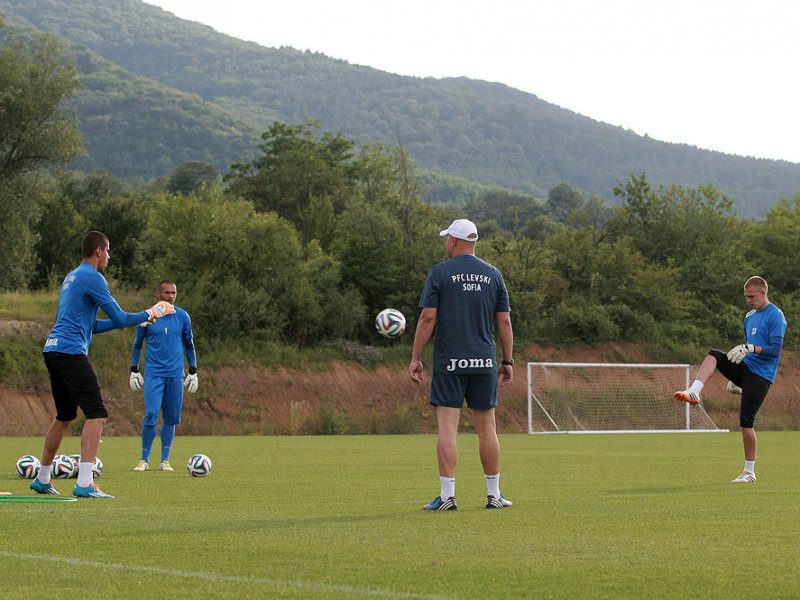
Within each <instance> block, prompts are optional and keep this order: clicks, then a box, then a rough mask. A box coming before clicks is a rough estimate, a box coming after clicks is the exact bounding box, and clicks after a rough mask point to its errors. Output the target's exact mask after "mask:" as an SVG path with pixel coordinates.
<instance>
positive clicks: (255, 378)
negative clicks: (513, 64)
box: [0, 344, 800, 436]
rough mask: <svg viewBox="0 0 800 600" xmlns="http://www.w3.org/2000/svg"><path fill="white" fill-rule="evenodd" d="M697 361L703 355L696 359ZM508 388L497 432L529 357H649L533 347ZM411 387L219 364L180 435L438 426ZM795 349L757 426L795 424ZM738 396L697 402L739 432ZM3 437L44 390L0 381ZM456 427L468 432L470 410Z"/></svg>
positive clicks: (389, 371) (522, 382) (798, 380)
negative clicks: (16, 387) (7, 385)
mask: <svg viewBox="0 0 800 600" xmlns="http://www.w3.org/2000/svg"><path fill="white" fill-rule="evenodd" d="M699 358H700V357H699ZM517 360H518V363H517V365H518V366H517V368H516V369H515V377H514V381H513V383H512V384H511V386H509V387H507V388H503V389H501V392H500V408H499V409H498V411H497V421H498V430H499V431H500V432H502V433H524V432H525V431H527V381H526V368H525V363H526V362H527V361H528V360H539V361H543V360H546V361H564V362H650V361H649V360H648V358H647V356H646V354H645V350H644V348H643V347H641V346H638V345H635V344H606V345H602V346H597V347H591V346H585V345H575V346H570V347H568V348H566V347H559V348H555V347H543V346H531V347H530V348H528V349H526V351H524V352H522V353H520V354H519V356H518V357H517ZM426 376H427V377H428V382H427V384H426V385H423V386H420V387H417V386H415V385H414V384H413V383H411V381H410V380H409V378H408V374H407V373H406V365H405V364H398V365H392V366H388V367H378V368H375V369H370V368H365V367H362V366H359V365H357V364H351V363H346V364H345V363H335V364H332V365H331V366H330V367H329V368H328V369H326V370H322V371H316V370H315V371H298V370H293V369H283V368H281V369H259V368H254V367H243V368H230V367H229V368H224V369H220V370H218V371H215V372H208V371H205V372H204V371H201V373H200V377H201V380H200V389H199V391H198V392H197V393H196V394H193V395H192V394H187V395H186V398H185V400H184V411H183V424H182V425H181V433H183V434H185V435H188V434H194V435H215V434H227V435H241V434H267V435H270V434H309V433H411V432H419V433H426V432H432V431H435V414H434V412H433V411H432V410H431V409H430V406H429V405H428V393H429V387H428V386H429V376H430V373H429V372H426ZM104 393H105V394H106V399H107V402H108V405H109V412H110V414H111V417H110V419H109V422H108V425H107V428H106V434H108V435H114V434H117V435H137V434H138V433H139V432H140V427H141V419H142V417H143V406H142V397H141V393H138V394H137V393H134V392H132V391H131V390H130V389H128V387H127V382H119V381H117V382H115V383H114V384H112V385H108V386H106V385H104ZM798 397H800V355H798V354H796V353H793V352H788V351H787V352H785V353H784V357H783V360H782V365H781V369H780V372H779V375H778V380H777V382H776V384H775V385H774V386H773V389H772V390H771V391H770V394H769V396H768V398H767V401H766V402H765V405H764V407H763V408H762V411H761V413H760V414H759V420H758V422H757V427H758V428H759V429H798V428H800V403H798V401H797V399H798ZM738 399H739V398H738V397H736V396H731V395H730V394H727V393H726V392H725V391H724V380H723V378H722V377H716V378H714V379H712V381H711V382H710V383H709V385H708V386H707V388H706V390H705V391H704V404H706V408H707V410H708V412H709V414H710V415H711V417H712V418H713V419H714V421H715V422H716V423H717V425H719V426H720V427H723V428H728V429H732V430H735V429H738ZM0 406H2V411H3V418H2V419H1V420H0V435H4V436H21V435H34V436H38V435H42V434H43V433H44V431H45V429H46V427H47V425H48V423H49V422H50V420H51V419H52V416H53V405H52V400H51V398H50V395H49V391H47V390H46V389H43V390H41V391H25V390H15V389H11V388H8V387H4V386H2V385H0ZM462 429H465V430H469V429H471V423H470V414H469V411H465V412H464V416H463V421H462Z"/></svg>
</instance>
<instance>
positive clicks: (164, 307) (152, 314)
mask: <svg viewBox="0 0 800 600" xmlns="http://www.w3.org/2000/svg"><path fill="white" fill-rule="evenodd" d="M146 312H147V315H148V317H149V318H148V319H147V320H148V321H155V320H156V319H158V318H160V317H165V316H167V315H174V314H175V307H174V306H172V304H170V303H169V302H165V301H164V300H159V301H158V302H156V303H155V304H153V306H152V307H150V308H148V309H147V311H146Z"/></svg>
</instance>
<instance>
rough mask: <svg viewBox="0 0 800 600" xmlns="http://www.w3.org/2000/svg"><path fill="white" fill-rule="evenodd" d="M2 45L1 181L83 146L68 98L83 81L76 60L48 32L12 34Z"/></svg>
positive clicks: (60, 158) (63, 158)
mask: <svg viewBox="0 0 800 600" xmlns="http://www.w3.org/2000/svg"><path fill="white" fill-rule="evenodd" d="M7 39H8V42H7V45H6V46H5V47H4V48H2V49H0V183H1V182H2V181H3V180H7V179H9V178H11V177H13V176H16V175H19V174H22V173H26V172H30V171H34V170H37V169H40V168H43V167H49V166H51V165H54V164H60V163H66V162H68V161H70V160H71V159H72V158H74V157H75V156H76V154H77V153H78V151H79V150H80V148H81V144H82V141H81V136H80V133H79V131H78V127H77V123H76V120H75V118H74V116H73V115H72V113H71V111H70V110H69V109H68V108H67V106H66V104H65V103H64V100H65V99H67V98H68V97H70V96H71V95H72V94H73V93H74V91H75V90H76V88H77V86H78V78H77V69H76V67H75V64H74V63H72V62H70V61H68V60H66V59H65V58H64V57H63V55H62V50H61V47H60V46H59V44H58V42H57V41H56V40H55V39H54V38H52V37H49V36H46V35H39V36H36V37H34V38H22V37H16V36H9V37H8V38H7Z"/></svg>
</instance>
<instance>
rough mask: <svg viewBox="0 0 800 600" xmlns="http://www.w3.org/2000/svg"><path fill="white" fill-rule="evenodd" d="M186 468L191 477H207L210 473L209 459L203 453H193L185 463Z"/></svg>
mask: <svg viewBox="0 0 800 600" xmlns="http://www.w3.org/2000/svg"><path fill="white" fill-rule="evenodd" d="M186 469H187V470H188V471H189V475H191V476H192V477H207V476H208V475H209V473H211V459H210V458H208V457H207V456H206V455H205V454H194V455H192V457H191V458H190V459H189V462H187V463H186Z"/></svg>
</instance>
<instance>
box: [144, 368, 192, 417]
mask: <svg viewBox="0 0 800 600" xmlns="http://www.w3.org/2000/svg"><path fill="white" fill-rule="evenodd" d="M181 408H183V377H157V376H152V377H148V376H147V374H146V373H145V376H144V411H145V414H144V424H145V425H152V426H155V425H157V424H158V413H159V412H163V413H164V417H163V419H164V420H163V424H164V425H178V424H179V423H180V422H181Z"/></svg>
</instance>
